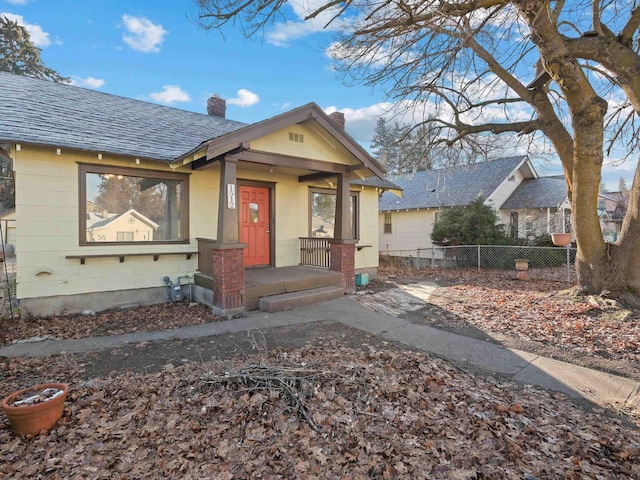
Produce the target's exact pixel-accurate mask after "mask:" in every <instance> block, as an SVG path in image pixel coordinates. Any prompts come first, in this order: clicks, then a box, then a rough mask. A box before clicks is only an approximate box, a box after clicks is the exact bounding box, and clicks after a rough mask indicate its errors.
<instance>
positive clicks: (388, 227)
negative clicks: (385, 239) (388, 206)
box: [382, 212, 393, 233]
mask: <svg viewBox="0 0 640 480" xmlns="http://www.w3.org/2000/svg"><path fill="white" fill-rule="evenodd" d="M382 233H393V229H392V218H391V212H384V227H383V229H382Z"/></svg>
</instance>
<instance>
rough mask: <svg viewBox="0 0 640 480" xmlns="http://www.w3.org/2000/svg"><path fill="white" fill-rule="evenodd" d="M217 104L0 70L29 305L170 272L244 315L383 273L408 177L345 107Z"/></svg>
mask: <svg viewBox="0 0 640 480" xmlns="http://www.w3.org/2000/svg"><path fill="white" fill-rule="evenodd" d="M203 109H204V108H203ZM207 111H208V114H206V115H205V114H199V113H193V112H188V111H183V110H179V109H175V108H169V107H165V106H160V105H156V104H152V103H148V102H144V101H140V100H133V99H129V98H123V97H118V96H115V95H109V94H105V93H101V92H97V91H92V90H87V89H83V88H78V87H75V86H70V85H64V84H57V83H53V82H49V81H45V80H39V79H34V78H29V77H23V76H16V75H11V74H8V73H0V118H2V122H0V146H2V148H3V149H4V150H5V152H6V153H7V154H8V155H9V156H10V158H11V161H12V162H13V168H14V171H15V178H16V199H15V200H16V202H15V203H16V210H15V215H16V223H17V242H16V246H17V297H18V300H19V301H20V306H21V311H22V313H23V314H24V315H27V316H29V315H31V316H48V315H52V314H59V313H71V312H79V311H83V310H89V309H90V310H94V311H97V310H103V309H107V308H113V307H122V306H131V305H141V304H152V303H159V302H164V301H166V300H167V297H168V294H167V287H168V285H169V283H167V282H166V281H165V280H164V279H165V277H168V279H169V282H170V284H171V285H174V286H176V285H177V286H178V287H179V286H180V284H182V283H192V284H193V285H190V288H189V291H190V292H191V293H190V294H192V295H193V299H194V300H197V301H199V302H204V303H207V304H209V305H211V307H212V308H213V309H214V311H215V312H218V313H220V314H223V315H232V314H235V313H239V312H241V311H243V310H245V309H248V308H257V307H259V306H262V308H265V309H278V308H286V307H289V306H292V305H295V304H300V303H305V302H307V303H308V302H310V301H312V300H313V299H318V298H330V296H335V295H343V294H344V292H345V291H349V290H352V289H353V288H354V279H355V276H356V274H358V273H368V274H369V275H375V272H376V269H377V265H378V198H379V195H380V194H381V192H382V191H383V190H385V189H390V188H391V189H393V188H396V187H395V185H393V184H391V183H389V182H387V181H385V180H384V178H383V175H384V173H385V172H384V169H383V168H382V167H381V166H380V164H378V163H377V162H376V161H375V160H374V159H373V158H371V156H370V155H369V154H367V152H366V151H365V150H364V149H363V148H362V147H360V145H358V144H357V143H356V142H355V141H354V139H353V138H351V137H350V136H349V135H348V134H347V133H346V132H345V130H344V116H343V115H342V114H340V113H338V112H336V113H335V114H332V115H330V116H328V115H326V114H325V113H324V112H323V111H322V109H320V108H319V107H318V106H317V105H315V104H313V103H310V104H308V105H304V106H302V107H299V108H295V109H293V110H291V111H288V112H286V113H283V114H281V115H278V116H275V117H273V118H269V119H267V120H264V121H261V122H258V123H254V124H245V123H241V122H236V121H232V120H229V119H227V118H225V113H226V104H225V101H224V100H223V99H221V98H219V97H217V96H214V97H211V98H210V99H209V101H208V105H207ZM318 219H319V220H318ZM317 220H318V221H319V222H320V223H319V224H318V225H316V224H315V223H317ZM319 230H325V231H326V232H330V234H329V235H326V236H323V235H318V231H319ZM178 278H180V280H178ZM300 290H309V291H307V292H305V293H300V292H299V291H300ZM296 302H298V303H296Z"/></svg>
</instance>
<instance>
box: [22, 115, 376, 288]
mask: <svg viewBox="0 0 640 480" xmlns="http://www.w3.org/2000/svg"><path fill="white" fill-rule="evenodd" d="M292 128H298V126H296V127H292ZM303 130H304V132H303V133H304V135H305V142H306V141H307V139H308V140H309V144H310V146H312V148H311V150H312V152H311V153H309V152H305V153H304V154H305V156H311V157H312V158H316V157H318V158H320V157H321V158H322V159H324V160H330V161H332V162H336V161H338V159H340V154H341V153H342V151H341V148H334V147H333V146H332V145H331V144H330V142H328V141H327V140H326V139H325V138H323V137H322V138H320V136H319V135H318V134H317V133H315V132H314V131H312V130H309V129H303ZM288 131H289V129H285V130H284V131H283V132H288ZM281 133H282V132H281ZM287 135H288V133H287ZM287 138H288V137H287ZM271 141H272V144H273V148H274V149H275V148H281V147H282V145H281V143H282V142H280V143H278V142H275V141H273V139H272V140H271ZM252 143H254V144H255V142H252ZM252 147H254V145H252ZM282 148H284V147H282ZM284 149H285V150H286V151H285V152H283V151H282V149H281V150H279V151H280V153H287V152H288V153H290V154H295V155H299V154H301V153H302V152H301V151H300V149H299V148H298V147H296V149H295V151H294V150H290V151H289V150H287V149H286V148H284ZM14 159H15V172H16V183H17V189H16V191H17V196H16V214H17V217H18V218H19V219H20V225H19V228H18V229H17V238H16V247H17V272H18V273H17V285H18V286H17V289H18V293H17V296H18V298H20V299H22V298H25V299H26V298H37V297H50V296H65V295H75V294H85V293H91V292H107V291H118V290H129V289H141V288H153V287H163V286H164V283H163V281H162V278H163V277H164V276H169V277H170V278H171V279H172V280H174V281H175V280H176V278H177V277H178V276H182V275H185V274H190V273H193V272H195V271H196V268H197V255H194V256H192V257H191V259H189V260H187V259H186V255H166V256H162V255H160V257H159V259H158V260H157V261H154V260H153V257H152V255H151V254H155V253H160V254H161V253H162V252H165V253H176V252H187V251H196V250H197V248H198V246H197V240H196V239H197V238H198V237H204V238H211V239H215V238H216V235H217V227H216V224H217V215H218V190H219V179H220V168H219V166H218V165H216V164H214V165H212V166H209V167H205V168H202V169H200V170H196V171H191V170H190V168H189V167H188V166H187V167H184V168H179V169H177V170H176V171H178V172H181V171H182V172H185V173H189V174H190V175H189V208H190V211H189V237H190V243H189V244H156V245H151V246H150V245H133V244H128V245H122V246H120V245H99V244H97V245H91V246H83V247H80V245H79V208H78V201H79V182H78V163H79V162H81V163H99V164H101V165H114V166H126V167H133V168H141V169H145V168H148V169H153V170H166V171H170V169H169V168H168V167H166V166H164V165H163V164H162V163H159V162H158V163H152V162H148V161H143V162H142V164H140V165H138V164H136V163H135V162H134V159H132V158H125V157H115V156H108V155H104V156H103V159H102V160H100V161H99V160H98V159H97V155H96V154H95V153H88V152H74V151H70V150H63V151H62V154H61V155H57V154H56V149H55V148H44V147H43V148H40V147H32V146H26V145H22V148H21V150H20V151H14ZM342 161H344V158H343V160H342ZM240 165H241V164H240ZM240 165H239V167H238V178H239V179H246V180H257V181H264V182H272V183H274V184H275V206H274V207H275V209H276V210H275V219H276V224H275V235H276V237H275V241H276V258H275V266H277V267H282V266H291V265H297V264H298V263H299V240H298V237H303V236H308V234H309V185H307V184H304V183H300V182H299V181H298V177H297V176H291V175H285V174H278V173H268V172H257V171H254V170H247V169H245V168H242V167H241V166H240ZM357 191H359V193H360V236H361V238H360V242H359V243H360V244H364V245H372V247H367V248H363V249H362V250H361V251H359V252H357V254H356V268H372V267H373V268H375V267H377V265H378V255H377V252H378V235H377V234H378V209H377V208H378V194H377V191H376V189H374V188H365V189H364V190H361V189H358V190H357ZM127 253H128V254H133V253H149V255H148V256H147V255H145V256H140V257H131V256H129V257H127V256H125V259H124V262H122V263H121V262H120V261H119V258H118V257H117V256H115V257H109V258H88V259H86V263H85V264H84V265H81V264H80V261H79V260H78V259H67V258H66V256H68V255H83V254H85V255H95V254H109V255H119V254H127Z"/></svg>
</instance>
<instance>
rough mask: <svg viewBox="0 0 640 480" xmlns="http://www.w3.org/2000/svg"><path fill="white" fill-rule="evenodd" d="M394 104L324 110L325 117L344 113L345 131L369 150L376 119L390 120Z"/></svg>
mask: <svg viewBox="0 0 640 480" xmlns="http://www.w3.org/2000/svg"><path fill="white" fill-rule="evenodd" d="M393 107H394V104H393V103H389V102H382V103H376V104H373V105H370V106H368V107H363V108H357V109H353V108H342V109H338V108H337V107H335V106H331V107H326V108H324V109H323V110H324V112H325V113H326V114H327V115H330V114H332V113H333V112H337V111H340V112H342V113H344V122H345V130H346V131H347V133H348V134H349V135H351V136H352V137H353V138H354V139H355V140H356V141H357V142H358V143H359V144H360V145H362V146H363V147H364V148H369V145H370V144H371V140H372V139H373V135H374V131H375V128H376V123H377V122H378V118H380V117H385V118H387V119H391V116H392V113H391V112H392V111H393Z"/></svg>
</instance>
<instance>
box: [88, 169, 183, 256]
mask: <svg viewBox="0 0 640 480" xmlns="http://www.w3.org/2000/svg"><path fill="white" fill-rule="evenodd" d="M79 172H80V173H79V174H80V244H81V245H97V244H100V245H104V244H135V243H139V242H156V243H171V242H176V243H177V242H186V241H188V238H189V232H188V225H189V221H188V212H189V206H188V187H189V177H188V175H185V174H182V173H175V172H160V171H155V170H142V169H136V168H124V167H112V166H105V165H88V164H81V165H80V171H79Z"/></svg>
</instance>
